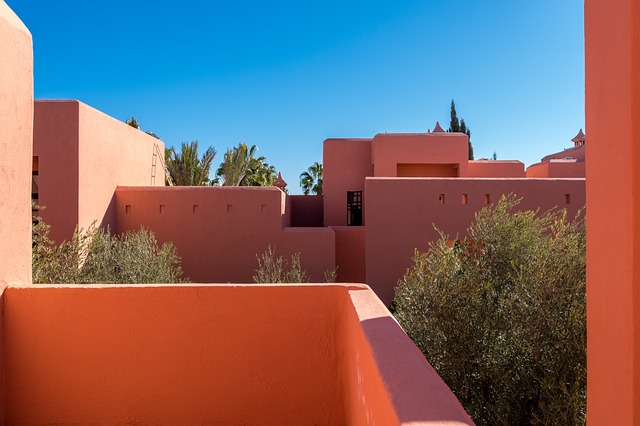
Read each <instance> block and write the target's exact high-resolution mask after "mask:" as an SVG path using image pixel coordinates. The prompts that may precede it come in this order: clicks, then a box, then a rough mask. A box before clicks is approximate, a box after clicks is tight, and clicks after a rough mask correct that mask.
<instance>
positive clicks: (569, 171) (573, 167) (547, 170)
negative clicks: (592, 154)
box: [527, 160, 585, 178]
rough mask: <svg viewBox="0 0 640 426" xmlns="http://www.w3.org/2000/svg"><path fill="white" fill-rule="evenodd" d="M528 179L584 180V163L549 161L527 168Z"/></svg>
mask: <svg viewBox="0 0 640 426" xmlns="http://www.w3.org/2000/svg"><path fill="white" fill-rule="evenodd" d="M527 177H528V178H584V177H585V163H584V162H579V161H576V160H549V161H546V162H544V163H536V164H532V165H530V166H529V167H527Z"/></svg>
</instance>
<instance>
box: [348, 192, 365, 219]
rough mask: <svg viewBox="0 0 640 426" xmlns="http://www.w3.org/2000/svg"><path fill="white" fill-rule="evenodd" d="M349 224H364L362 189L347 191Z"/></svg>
mask: <svg viewBox="0 0 640 426" xmlns="http://www.w3.org/2000/svg"><path fill="white" fill-rule="evenodd" d="M347 226H362V191H347Z"/></svg>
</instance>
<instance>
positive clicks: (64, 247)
mask: <svg viewBox="0 0 640 426" xmlns="http://www.w3.org/2000/svg"><path fill="white" fill-rule="evenodd" d="M48 234H49V225H46V224H45V223H44V222H42V219H41V218H37V220H36V221H34V225H33V243H32V269H33V282H34V283H42V284H139V283H177V282H185V280H183V279H182V278H181V276H182V268H181V266H180V257H179V256H178V254H177V251H176V249H175V247H174V246H173V244H171V243H164V244H162V245H161V246H160V245H159V244H158V242H157V240H156V239H155V236H154V234H153V233H152V232H151V231H148V230H146V229H144V228H140V230H138V231H137V232H127V233H124V234H123V235H121V236H116V235H112V234H111V233H110V232H109V230H108V229H106V230H105V229H102V228H99V227H96V226H95V224H94V225H92V226H91V227H89V229H87V230H82V229H76V231H75V232H74V234H73V238H72V239H71V241H64V242H62V244H60V245H56V244H54V243H53V242H52V241H51V240H50V239H49V237H48Z"/></svg>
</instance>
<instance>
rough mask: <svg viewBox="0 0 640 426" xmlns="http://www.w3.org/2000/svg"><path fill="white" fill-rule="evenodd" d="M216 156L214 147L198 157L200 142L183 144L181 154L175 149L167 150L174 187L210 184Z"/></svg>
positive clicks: (169, 171)
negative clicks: (210, 173)
mask: <svg viewBox="0 0 640 426" xmlns="http://www.w3.org/2000/svg"><path fill="white" fill-rule="evenodd" d="M215 156H216V150H215V149H214V148H213V147H209V148H207V150H206V151H205V152H204V154H203V155H202V158H199V157H198V141H192V142H182V145H181V147H180V152H179V153H178V152H177V151H176V149H175V148H174V147H171V148H168V149H166V150H165V164H166V167H167V172H168V173H169V175H170V176H171V179H172V180H173V183H174V185H177V186H204V185H209V184H210V182H211V181H210V179H209V172H210V170H211V164H212V163H213V159H214V158H215Z"/></svg>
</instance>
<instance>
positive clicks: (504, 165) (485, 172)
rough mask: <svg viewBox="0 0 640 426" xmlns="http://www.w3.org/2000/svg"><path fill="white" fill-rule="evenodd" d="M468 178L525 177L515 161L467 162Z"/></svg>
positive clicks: (520, 166)
mask: <svg viewBox="0 0 640 426" xmlns="http://www.w3.org/2000/svg"><path fill="white" fill-rule="evenodd" d="M469 177H470V178H474V177H475V178H523V177H525V172H524V164H523V163H522V162H520V161H517V160H476V161H469ZM583 177H584V176H583Z"/></svg>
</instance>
